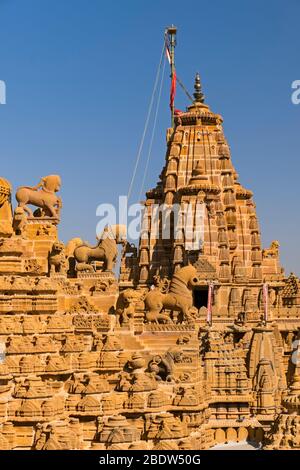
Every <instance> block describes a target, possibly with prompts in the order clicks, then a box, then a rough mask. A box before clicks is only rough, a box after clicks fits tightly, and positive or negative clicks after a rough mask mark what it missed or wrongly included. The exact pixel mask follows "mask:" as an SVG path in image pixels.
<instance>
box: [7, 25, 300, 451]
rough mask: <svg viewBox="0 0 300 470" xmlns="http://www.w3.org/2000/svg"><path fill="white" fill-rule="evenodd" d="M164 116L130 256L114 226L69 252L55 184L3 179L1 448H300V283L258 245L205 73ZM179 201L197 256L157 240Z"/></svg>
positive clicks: (56, 180) (180, 235) (174, 237)
mask: <svg viewBox="0 0 300 470" xmlns="http://www.w3.org/2000/svg"><path fill="white" fill-rule="evenodd" d="M175 32H176V31H175V28H174V30H172V29H170V30H169V31H168V34H169V39H170V43H169V47H170V50H168V52H169V53H170V54H169V56H170V60H171V70H172V73H173V76H174V73H175V72H174V63H173V62H172V59H173V56H174V34H175ZM171 104H172V105H173V109H172V127H170V128H169V129H168V130H167V151H166V158H165V162H164V166H163V169H162V172H161V175H160V179H159V182H158V184H157V185H156V187H154V188H153V189H151V190H149V191H148V192H147V193H146V199H145V201H144V205H145V208H144V209H145V210H144V216H143V223H142V228H141V236H140V241H139V244H138V245H136V246H135V245H134V244H132V243H130V242H129V241H128V240H127V239H126V231H125V229H124V227H123V226H121V225H115V226H107V227H106V228H105V230H104V232H103V233H102V236H101V237H100V236H99V239H98V240H97V241H96V242H95V246H90V245H89V244H87V243H86V242H83V241H82V240H81V238H80V236H81V234H80V233H76V234H75V235H76V238H73V239H72V240H70V241H68V242H67V243H62V242H61V241H60V238H59V235H58V226H59V223H60V209H61V207H62V201H61V199H60V197H59V190H60V186H61V179H60V177H59V176H57V175H48V176H46V177H44V178H42V179H41V181H40V182H39V183H38V181H31V182H24V184H25V183H26V184H33V186H24V187H20V188H18V189H17V190H16V192H15V194H13V190H12V185H11V183H10V182H8V181H7V180H6V179H5V178H0V449H6V450H10V449H11V450H13V449H28V450H30V449H31V450H50V449H95V450H101V449H103V450H104V449H110V450H118V449H121V450H125V449H133V450H137V449H149V450H151V449H154V450H168V449H171V450H183V449H195V450H201V449H210V448H212V447H214V446H216V445H217V444H226V443H228V442H235V443H238V442H243V441H248V442H251V443H254V444H255V443H256V444H257V445H261V446H262V447H263V448H264V449H300V341H299V340H300V281H299V279H298V277H297V276H296V275H294V274H290V275H288V276H287V275H286V274H285V272H284V269H283V268H282V266H281V264H280V258H279V243H278V241H273V242H272V244H271V246H270V247H268V248H263V247H262V244H261V232H260V225H259V221H258V218H257V213H256V206H255V203H254V200H253V194H252V192H251V190H249V189H247V188H245V187H243V185H242V183H240V179H239V175H238V174H237V173H236V171H235V168H234V165H233V162H232V160H231V155H230V148H229V146H228V143H227V141H226V138H225V136H224V133H223V128H222V122H223V120H222V117H221V116H220V115H219V114H215V113H214V112H213V111H212V110H211V109H210V107H209V106H208V105H207V104H206V102H205V99H204V95H203V93H202V89H201V83H200V77H199V75H198V74H197V75H196V79H195V91H194V99H193V102H192V103H191V104H190V105H189V106H188V108H187V109H186V111H182V112H178V111H175V110H174V104H173V103H171ZM241 180H242V178H241ZM36 183H38V184H37V185H36V186H34V184H36ZM62 183H63V182H62ZM12 201H13V203H12ZM175 204H176V205H177V207H179V208H181V209H182V210H183V212H184V208H185V207H189V212H190V218H191V220H192V229H193V233H194V234H195V233H196V234H200V235H199V243H198V244H196V245H195V244H190V240H189V238H190V235H189V233H188V232H187V230H186V227H185V224H184V223H182V224H181V225H180V224H179V227H178V224H176V227H175V222H174V220H173V219H172V217H170V219H169V222H170V225H171V228H172V230H171V233H170V236H169V237H167V238H166V237H164V236H163V235H162V232H163V230H160V229H161V228H162V227H160V229H159V231H158V233H159V236H158V237H153V236H152V235H153V231H152V228H153V223H154V208H155V207H157V206H161V205H165V206H167V207H172V206H173V205H175ZM270 204H271V201H270ZM30 206H31V207H30ZM13 207H14V210H13ZM197 213H198V215H199V214H200V216H199V217H198V215H197ZM62 219H63V217H62ZM159 220H160V219H159ZM62 223H63V220H62ZM163 223H164V222H161V224H163ZM175 228H176V230H175ZM275 238H276V236H275ZM120 246H121V250H118V248H119V247H120ZM116 263H119V265H120V269H119V272H116V270H115V266H116Z"/></svg>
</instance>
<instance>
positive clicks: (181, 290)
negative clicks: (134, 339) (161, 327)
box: [145, 265, 199, 323]
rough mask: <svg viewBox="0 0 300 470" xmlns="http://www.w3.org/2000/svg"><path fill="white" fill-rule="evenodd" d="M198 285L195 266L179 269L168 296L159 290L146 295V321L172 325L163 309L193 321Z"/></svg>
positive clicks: (156, 289)
mask: <svg viewBox="0 0 300 470" xmlns="http://www.w3.org/2000/svg"><path fill="white" fill-rule="evenodd" d="M197 284H199V278H198V276H197V270H196V268H195V267H194V266H192V265H189V266H185V267H183V268H181V269H179V270H178V271H177V272H176V274H174V276H173V278H172V281H171V285H170V288H169V292H168V293H167V294H163V293H162V292H161V291H160V290H159V289H158V288H155V289H153V290H150V292H148V294H147V295H146V297H145V307H146V310H147V311H146V320H147V321H148V322H156V323H159V322H166V323H170V322H171V319H170V317H169V315H168V314H167V313H164V312H162V310H163V309H168V310H173V311H176V312H181V313H182V314H183V317H184V318H185V319H191V318H192V315H191V313H190V311H191V310H192V308H193V293H192V289H193V287H194V286H196V285H197Z"/></svg>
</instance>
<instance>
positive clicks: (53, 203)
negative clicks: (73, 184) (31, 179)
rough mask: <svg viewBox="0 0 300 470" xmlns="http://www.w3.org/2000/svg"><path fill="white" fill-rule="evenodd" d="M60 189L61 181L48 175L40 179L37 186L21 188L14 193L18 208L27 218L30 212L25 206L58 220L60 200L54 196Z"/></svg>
mask: <svg viewBox="0 0 300 470" xmlns="http://www.w3.org/2000/svg"><path fill="white" fill-rule="evenodd" d="M60 187H61V179H60V176H58V175H49V176H45V177H44V178H42V179H41V181H40V182H39V184H38V185H37V186H34V187H31V186H21V187H20V188H18V190H17V192H16V199H17V201H18V203H19V204H18V207H23V209H24V210H25V211H26V212H27V214H28V215H29V216H32V215H33V214H32V210H31V209H30V208H29V207H27V204H32V205H34V206H36V207H39V208H41V210H42V213H43V215H45V216H50V217H54V218H56V219H58V218H59V211H60V209H61V207H62V202H61V198H60V197H58V196H56V194H55V193H57V192H58V191H59V190H60Z"/></svg>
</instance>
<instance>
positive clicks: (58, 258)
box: [49, 241, 68, 274]
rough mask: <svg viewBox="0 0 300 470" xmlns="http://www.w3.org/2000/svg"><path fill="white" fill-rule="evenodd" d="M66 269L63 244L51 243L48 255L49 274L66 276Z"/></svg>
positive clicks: (58, 242)
mask: <svg viewBox="0 0 300 470" xmlns="http://www.w3.org/2000/svg"><path fill="white" fill-rule="evenodd" d="M67 267H68V263H67V256H66V253H65V245H64V243H63V242H60V241H57V242H55V243H53V246H52V250H51V252H50V254H49V269H50V274H55V273H60V274H66V272H67Z"/></svg>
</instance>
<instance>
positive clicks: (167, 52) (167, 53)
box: [166, 43, 171, 65]
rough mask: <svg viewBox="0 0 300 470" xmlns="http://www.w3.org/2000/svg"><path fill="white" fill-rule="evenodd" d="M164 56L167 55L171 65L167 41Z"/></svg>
mask: <svg viewBox="0 0 300 470" xmlns="http://www.w3.org/2000/svg"><path fill="white" fill-rule="evenodd" d="M166 56H167V59H168V62H169V64H170V65H171V54H170V49H169V46H168V44H167V43H166Z"/></svg>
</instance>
